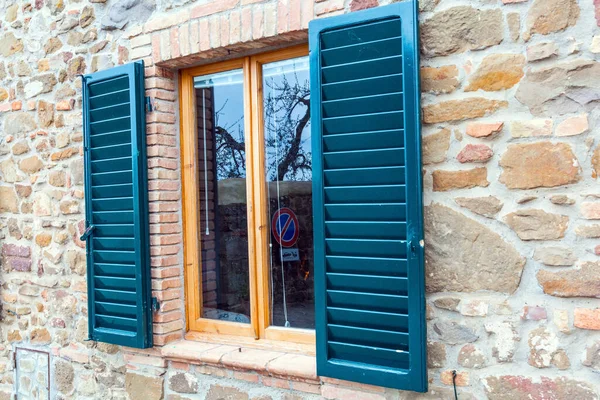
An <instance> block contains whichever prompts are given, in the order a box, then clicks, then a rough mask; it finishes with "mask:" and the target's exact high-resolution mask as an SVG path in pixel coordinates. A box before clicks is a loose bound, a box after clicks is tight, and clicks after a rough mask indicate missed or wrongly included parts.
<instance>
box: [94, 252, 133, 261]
mask: <svg viewBox="0 0 600 400" xmlns="http://www.w3.org/2000/svg"><path fill="white" fill-rule="evenodd" d="M92 258H93V260H94V262H99V263H107V264H111V263H112V264H133V263H135V252H134V251H113V250H94V251H93V255H92Z"/></svg>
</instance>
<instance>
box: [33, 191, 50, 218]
mask: <svg viewBox="0 0 600 400" xmlns="http://www.w3.org/2000/svg"><path fill="white" fill-rule="evenodd" d="M33 213H34V214H35V215H36V216H38V217H47V216H50V215H52V200H50V196H48V195H47V194H46V193H43V192H37V193H36V195H35V200H34V202H33Z"/></svg>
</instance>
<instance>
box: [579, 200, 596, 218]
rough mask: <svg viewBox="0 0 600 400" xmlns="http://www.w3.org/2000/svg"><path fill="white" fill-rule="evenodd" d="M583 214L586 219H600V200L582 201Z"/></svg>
mask: <svg viewBox="0 0 600 400" xmlns="http://www.w3.org/2000/svg"><path fill="white" fill-rule="evenodd" d="M581 216H582V217H583V218H585V219H600V202H591V201H586V202H583V203H581Z"/></svg>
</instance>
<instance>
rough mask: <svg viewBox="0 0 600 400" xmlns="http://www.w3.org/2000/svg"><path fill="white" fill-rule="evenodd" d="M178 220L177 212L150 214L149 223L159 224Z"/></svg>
mask: <svg viewBox="0 0 600 400" xmlns="http://www.w3.org/2000/svg"><path fill="white" fill-rule="evenodd" d="M177 221H179V215H177V214H151V215H150V223H151V224H160V223H164V222H177Z"/></svg>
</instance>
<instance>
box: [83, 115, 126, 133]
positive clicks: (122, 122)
mask: <svg viewBox="0 0 600 400" xmlns="http://www.w3.org/2000/svg"><path fill="white" fill-rule="evenodd" d="M126 129H131V117H130V116H126V117H119V118H112V119H108V120H104V119H103V120H101V121H97V122H90V134H91V135H100V134H102V133H111V132H117V131H122V130H126Z"/></svg>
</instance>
